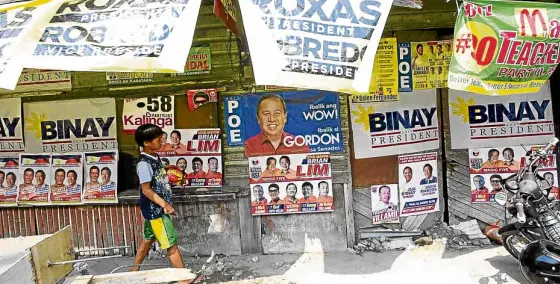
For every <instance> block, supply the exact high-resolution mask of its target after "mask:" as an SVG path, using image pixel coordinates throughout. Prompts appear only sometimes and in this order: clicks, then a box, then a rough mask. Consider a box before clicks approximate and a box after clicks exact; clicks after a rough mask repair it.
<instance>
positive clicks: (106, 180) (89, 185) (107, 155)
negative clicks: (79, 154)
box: [83, 151, 119, 203]
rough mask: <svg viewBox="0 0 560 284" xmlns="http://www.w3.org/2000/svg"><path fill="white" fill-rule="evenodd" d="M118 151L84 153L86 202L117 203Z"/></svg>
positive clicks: (84, 196) (84, 192)
mask: <svg viewBox="0 0 560 284" xmlns="http://www.w3.org/2000/svg"><path fill="white" fill-rule="evenodd" d="M118 159H119V156H118V152H117V151H107V152H94V153H86V154H85V155H84V175H83V181H84V191H83V202H84V203H117V180H118V179H117V177H118Z"/></svg>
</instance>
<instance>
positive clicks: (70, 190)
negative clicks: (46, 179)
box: [49, 154, 84, 204]
mask: <svg viewBox="0 0 560 284" xmlns="http://www.w3.org/2000/svg"><path fill="white" fill-rule="evenodd" d="M83 171H84V168H83V154H54V155H52V168H51V180H50V185H51V190H50V196H49V201H50V203H51V204H80V203H82V184H83Z"/></svg>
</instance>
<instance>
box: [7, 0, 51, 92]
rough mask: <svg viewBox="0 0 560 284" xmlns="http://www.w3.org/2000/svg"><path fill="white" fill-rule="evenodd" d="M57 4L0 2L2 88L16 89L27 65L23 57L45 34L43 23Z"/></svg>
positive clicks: (29, 53) (43, 1)
mask: <svg viewBox="0 0 560 284" xmlns="http://www.w3.org/2000/svg"><path fill="white" fill-rule="evenodd" d="M58 5H60V2H58V1H45V0H36V1H2V2H1V3H0V19H1V20H0V34H1V36H0V88H3V89H8V90H14V88H15V87H16V84H17V83H18V79H19V78H20V74H21V72H22V70H23V67H24V62H23V61H22V59H24V58H25V57H29V56H30V55H31V54H32V53H33V49H34V46H33V44H32V43H33V42H35V41H38V40H39V39H40V38H41V36H42V35H43V30H41V29H40V27H44V26H45V24H46V23H48V21H49V15H51V14H52V11H53V9H56V7H57V6H58ZM38 28H39V29H38ZM54 64H56V62H54ZM51 67H52V66H51ZM47 69H49V68H47Z"/></svg>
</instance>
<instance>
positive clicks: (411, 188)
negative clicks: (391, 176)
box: [399, 152, 442, 217]
mask: <svg viewBox="0 0 560 284" xmlns="http://www.w3.org/2000/svg"><path fill="white" fill-rule="evenodd" d="M437 155H438V154H437V152H431V153H424V154H415V155H404V156H399V185H400V194H399V205H400V216H401V217H407V216H414V215H421V214H427V213H432V212H437V211H439V189H438V178H442V177H437V176H436V173H437V169H438V156H437Z"/></svg>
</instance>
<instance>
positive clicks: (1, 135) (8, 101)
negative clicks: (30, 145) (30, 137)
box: [0, 98, 25, 153]
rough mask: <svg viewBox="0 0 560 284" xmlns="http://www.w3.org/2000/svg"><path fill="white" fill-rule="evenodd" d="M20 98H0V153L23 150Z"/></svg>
mask: <svg viewBox="0 0 560 284" xmlns="http://www.w3.org/2000/svg"><path fill="white" fill-rule="evenodd" d="M22 124H23V119H22V118H21V99H20V98H5V99H2V107H1V108H0V153H17V152H23V151H25V145H24V143H23V128H22Z"/></svg>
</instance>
